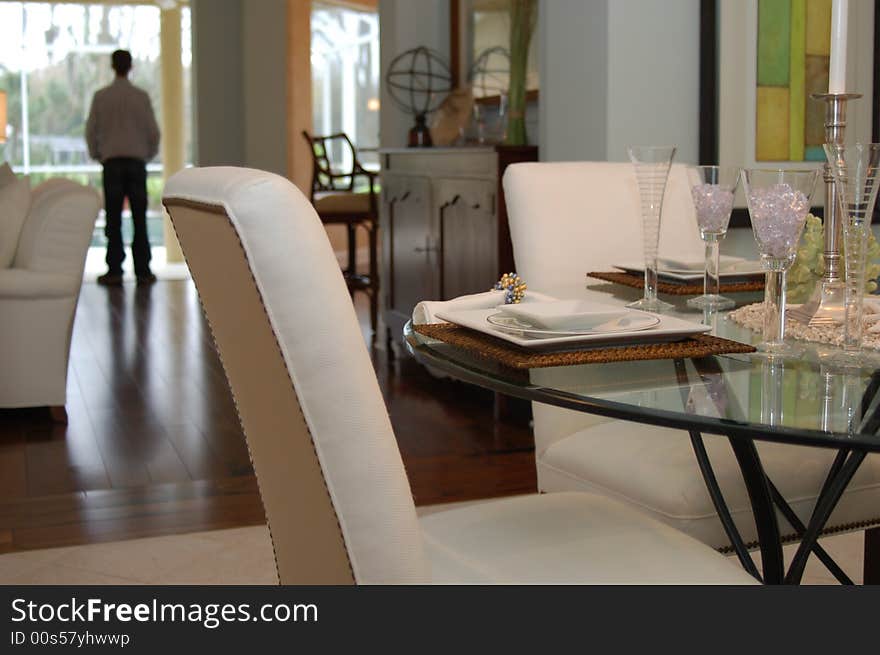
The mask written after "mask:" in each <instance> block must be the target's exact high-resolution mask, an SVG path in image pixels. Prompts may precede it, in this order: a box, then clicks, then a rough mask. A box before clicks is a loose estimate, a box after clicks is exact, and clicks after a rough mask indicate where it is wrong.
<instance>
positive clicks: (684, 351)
mask: <svg viewBox="0 0 880 655" xmlns="http://www.w3.org/2000/svg"><path fill="white" fill-rule="evenodd" d="M413 329H414V330H415V331H416V332H418V333H419V334H423V335H425V336H426V337H430V338H432V339H437V340H439V341H444V342H446V343H448V344H450V345H453V346H458V347H459V348H463V349H465V350H467V351H468V352H470V353H473V354H475V355H478V356H480V357H483V358H485V359H491V360H493V361H496V362H498V363H500V364H503V365H504V366H507V367H509V368H515V369H528V368H547V367H551V366H578V365H580V364H604V363H607V362H630V361H637V360H641V359H678V358H683V357H707V356H709V355H721V354H724V353H751V352H755V348H754V347H752V346H749V345H747V344H744V343H740V342H738V341H731V340H729V339H722V338H721V337H713V336H709V335H706V334H699V335H696V336H694V337H691V338H689V339H685V340H684V341H672V342H669V343H640V344H633V345H630V346H614V347H609V348H601V347H600V348H591V349H589V350H572V351H566V352H535V351H532V350H526V349H525V348H520V347H519V346H516V345H514V344H512V343H509V342H507V341H504V340H503V339H498V338H495V337H492V336H489V335H488V334H483V333H482V332H477V331H476V330H470V329H468V328H464V327H460V326H458V325H453V324H451V323H429V324H424V325H414V326H413Z"/></svg>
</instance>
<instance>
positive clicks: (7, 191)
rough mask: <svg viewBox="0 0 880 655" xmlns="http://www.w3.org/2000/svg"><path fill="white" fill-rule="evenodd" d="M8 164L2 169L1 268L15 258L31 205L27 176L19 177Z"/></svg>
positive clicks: (0, 198)
mask: <svg viewBox="0 0 880 655" xmlns="http://www.w3.org/2000/svg"><path fill="white" fill-rule="evenodd" d="M11 172H12V171H11V169H9V165H8V164H6V165H5V166H4V167H3V169H2V170H0V269H3V268H9V266H11V265H12V261H13V259H15V250H16V248H17V247H18V238H19V235H20V234H21V229H22V226H23V225H24V221H25V219H26V218H27V215H28V211H29V210H30V207H31V187H30V183H29V182H28V180H27V179H26V178H21V179H19V178H17V177H15V175H14V174H12V176H11V179H10V173H11Z"/></svg>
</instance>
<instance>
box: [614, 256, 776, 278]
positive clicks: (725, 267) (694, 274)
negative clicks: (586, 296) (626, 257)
mask: <svg viewBox="0 0 880 655" xmlns="http://www.w3.org/2000/svg"><path fill="white" fill-rule="evenodd" d="M658 262H659V267H660V270H659V271H658V272H657V273H658V275H659V277H660V278H663V279H667V280H669V281H672V282H681V283H687V282H701V281H702V280H703V266H700V267H699V268H697V269H695V270H694V269H693V262H690V261H688V262H685V261H677V260H676V261H674V262H673V261H672V260H668V261H667V262H664V261H663V259H662V258H661V259H660V260H658ZM673 264H677V265H679V266H681V265H687V269H685V268H674V267H673V266H672V265H673ZM719 264H720V265H719V268H720V269H721V270H720V271H719V272H720V275H719V278H720V279H721V281H722V282H736V281H739V280H750V279H753V278H756V277H761V276H763V275H764V269H763V268H761V262H757V261H752V260H748V259H742V258H740V257H721V259H720V262H719ZM614 268H619V269H620V270H622V271H626V272H627V273H636V274H639V275H641V274H643V273H644V272H645V263H644V262H624V263H622V264H615V265H614Z"/></svg>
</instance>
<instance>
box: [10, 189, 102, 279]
mask: <svg viewBox="0 0 880 655" xmlns="http://www.w3.org/2000/svg"><path fill="white" fill-rule="evenodd" d="M99 207H100V198H99V196H98V194H97V193H96V192H95V190H94V189H91V188H89V187H85V186H82V185H79V184H77V183H75V182H71V181H70V180H58V181H55V182H52V183H49V182H46V183H44V184H41V185H40V186H38V187H36V188H35V189H34V191H33V202H32V203H31V209H30V213H29V215H28V219H27V221H26V222H25V225H24V227H23V229H22V231H21V236H20V238H19V244H18V250H17V252H16V253H15V259H14V260H13V266H14V267H15V268H25V269H28V270H33V271H43V272H46V273H62V274H66V275H71V276H73V277H75V278H76V279H78V280H79V279H81V278H82V272H83V267H84V262H85V254H86V251H87V250H88V245H89V242H90V241H91V238H92V226H93V225H94V223H95V219H96V218H97V216H98V209H99ZM78 285H79V283H78V282H77V286H78Z"/></svg>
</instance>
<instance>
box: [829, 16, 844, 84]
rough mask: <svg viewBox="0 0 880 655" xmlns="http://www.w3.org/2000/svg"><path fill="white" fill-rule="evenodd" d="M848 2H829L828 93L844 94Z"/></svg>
mask: <svg viewBox="0 0 880 655" xmlns="http://www.w3.org/2000/svg"><path fill="white" fill-rule="evenodd" d="M848 10H849V0H832V2H831V64H830V66H829V69H828V93H846V18H847V14H848Z"/></svg>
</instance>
